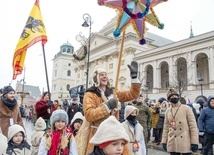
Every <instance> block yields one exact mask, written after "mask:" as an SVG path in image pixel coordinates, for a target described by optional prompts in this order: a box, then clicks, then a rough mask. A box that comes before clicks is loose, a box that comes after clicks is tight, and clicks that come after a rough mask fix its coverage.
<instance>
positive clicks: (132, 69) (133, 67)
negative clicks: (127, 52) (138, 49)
mask: <svg viewBox="0 0 214 155" xmlns="http://www.w3.org/2000/svg"><path fill="white" fill-rule="evenodd" d="M128 67H129V70H130V76H131V78H132V79H134V78H137V73H138V63H137V62H136V61H132V62H131V65H128Z"/></svg>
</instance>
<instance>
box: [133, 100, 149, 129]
mask: <svg viewBox="0 0 214 155" xmlns="http://www.w3.org/2000/svg"><path fill="white" fill-rule="evenodd" d="M136 108H138V109H139V114H138V115H137V120H138V122H139V123H140V124H141V125H142V126H143V128H144V130H147V127H151V119H152V113H151V111H150V110H149V107H148V106H147V105H145V104H144V103H137V105H136Z"/></svg>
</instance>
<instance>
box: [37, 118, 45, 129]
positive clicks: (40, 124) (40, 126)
mask: <svg viewBox="0 0 214 155" xmlns="http://www.w3.org/2000/svg"><path fill="white" fill-rule="evenodd" d="M45 129H46V123H45V121H44V119H43V118H42V117H39V118H38V119H37V121H36V123H35V130H36V131H44V130H45Z"/></svg>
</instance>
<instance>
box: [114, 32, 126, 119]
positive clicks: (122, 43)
mask: <svg viewBox="0 0 214 155" xmlns="http://www.w3.org/2000/svg"><path fill="white" fill-rule="evenodd" d="M125 33H126V32H125V30H124V31H123V34H122V40H121V46H120V52H119V56H118V65H117V75H116V80H115V88H114V98H116V96H117V93H116V92H117V89H118V79H119V75H120V66H121V60H122V55H123V45H124V39H125ZM116 118H117V120H119V110H118V111H117V113H116Z"/></svg>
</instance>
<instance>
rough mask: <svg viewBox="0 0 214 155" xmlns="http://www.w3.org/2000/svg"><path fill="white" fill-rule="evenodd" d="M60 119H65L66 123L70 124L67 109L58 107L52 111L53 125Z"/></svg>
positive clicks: (51, 121) (51, 119)
mask: <svg viewBox="0 0 214 155" xmlns="http://www.w3.org/2000/svg"><path fill="white" fill-rule="evenodd" d="M58 120H61V121H65V123H66V125H67V124H68V115H67V113H66V112H65V110H62V109H58V110H55V111H54V112H53V113H52V115H51V118H50V123H51V125H52V126H53V125H54V123H55V122H56V121H58Z"/></svg>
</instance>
